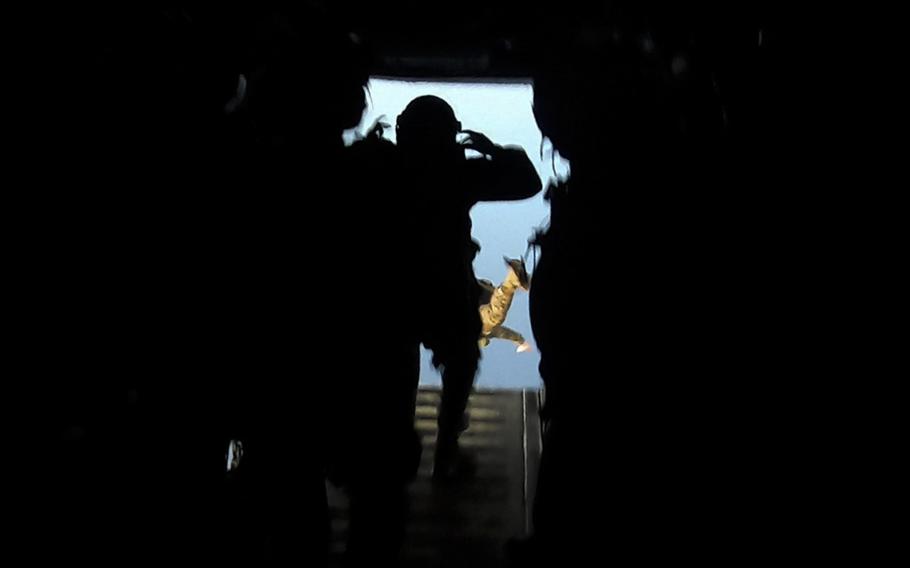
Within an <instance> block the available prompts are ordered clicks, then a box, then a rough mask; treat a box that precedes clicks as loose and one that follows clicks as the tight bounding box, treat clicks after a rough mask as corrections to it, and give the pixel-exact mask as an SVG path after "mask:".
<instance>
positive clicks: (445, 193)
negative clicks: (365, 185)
mask: <svg viewBox="0 0 910 568" xmlns="http://www.w3.org/2000/svg"><path fill="white" fill-rule="evenodd" d="M459 133H462V134H466V135H467V138H466V139H465V140H463V141H461V142H459V141H458V140H457V136H458V135H459ZM397 135H398V146H399V148H400V150H401V156H402V165H403V168H404V175H405V183H406V184H407V186H408V188H407V190H408V191H409V192H410V194H411V195H412V197H413V200H414V203H413V207H414V210H413V211H414V215H413V216H412V223H414V225H413V229H414V230H415V239H416V241H417V243H418V246H419V259H420V260H419V262H420V266H421V272H420V273H421V274H423V275H425V276H424V277H425V278H426V279H427V280H426V284H425V285H424V286H421V287H420V288H419V291H418V295H419V304H418V305H419V306H421V309H420V311H419V314H418V317H420V318H421V323H420V330H421V334H420V335H421V336H420V340H421V342H422V343H423V344H424V345H425V346H426V347H428V348H429V349H431V350H432V351H433V364H434V365H435V366H436V367H437V368H439V369H441V371H442V383H443V390H442V402H441V404H440V409H439V433H438V437H437V448H436V461H435V468H434V475H435V476H437V477H445V476H448V475H451V474H453V473H455V469H456V468H457V465H458V463H457V460H456V456H457V455H458V436H459V434H460V433H461V432H462V431H463V430H464V429H465V428H466V427H467V425H466V420H465V408H466V406H467V401H468V396H469V395H470V393H471V388H472V386H473V383H474V376H475V374H476V372H477V363H478V360H479V358H480V348H479V345H478V338H479V337H480V334H481V322H480V316H479V313H478V310H477V306H478V305H479V288H478V286H477V281H476V278H475V276H474V270H473V268H472V264H471V263H472V262H473V260H474V256H475V255H476V254H477V251H478V250H479V245H478V244H477V243H475V242H474V241H473V240H472V239H471V217H470V211H471V208H472V207H473V206H474V205H475V204H476V203H478V202H480V201H511V200H520V199H527V198H529V197H532V196H534V195H535V194H536V193H537V192H538V191H540V189H541V183H540V178H539V177H538V175H537V172H536V171H535V170H534V166H533V165H532V164H531V161H530V160H529V159H528V157H527V155H526V154H525V152H524V150H522V149H521V148H517V147H502V146H498V145H496V144H494V143H493V142H491V141H490V140H489V139H488V138H487V137H486V136H484V135H483V134H480V133H479V132H474V131H470V130H462V128H461V123H460V122H459V121H458V120H457V119H456V118H455V113H454V111H453V110H452V107H450V106H449V104H448V103H446V102H445V101H444V100H442V99H440V98H438V97H434V96H423V97H418V98H416V99H414V100H413V101H411V102H410V103H409V104H408V106H407V108H405V110H404V111H403V112H402V113H401V115H400V116H399V117H398V124H397ZM466 150H474V151H477V152H479V153H480V154H482V155H483V158H481V159H470V160H469V159H466V157H465V151H466Z"/></svg>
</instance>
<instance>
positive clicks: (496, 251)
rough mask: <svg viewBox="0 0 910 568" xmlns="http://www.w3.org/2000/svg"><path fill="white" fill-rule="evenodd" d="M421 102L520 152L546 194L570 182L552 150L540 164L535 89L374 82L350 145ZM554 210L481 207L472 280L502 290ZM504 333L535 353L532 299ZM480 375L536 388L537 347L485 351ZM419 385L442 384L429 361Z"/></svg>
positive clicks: (530, 203) (519, 299) (534, 204)
mask: <svg viewBox="0 0 910 568" xmlns="http://www.w3.org/2000/svg"><path fill="white" fill-rule="evenodd" d="M421 95H436V96H438V97H441V98H443V99H445V100H446V101H448V103H449V104H450V105H452V108H453V109H455V115H456V116H457V117H458V119H459V120H460V121H461V123H462V126H463V128H465V129H467V130H476V131H479V132H483V133H484V134H486V135H487V136H488V137H489V138H490V139H491V140H492V141H493V142H495V143H497V144H500V145H512V144H514V145H517V146H521V147H522V148H524V149H525V151H526V152H527V153H528V157H529V158H530V159H531V161H532V162H533V163H534V164H535V165H536V167H537V171H538V173H539V174H540V176H541V179H542V180H543V184H544V187H546V185H547V183H548V181H549V180H551V179H554V177H555V176H554V164H555V170H556V172H557V173H558V174H559V175H560V176H565V174H566V172H567V167H568V166H567V164H566V163H565V162H564V161H563V160H561V159H559V157H558V156H556V157H555V159H554V156H553V152H552V150H551V147H550V145H549V143H547V144H545V146H544V148H543V157H541V134H540V130H538V128H537V125H536V123H535V122H534V115H533V113H532V109H531V105H532V96H533V91H532V87H531V85H530V83H527V84H515V83H507V84H501V83H495V84H493V83H490V84H471V83H443V82H406V81H391V80H385V79H373V80H371V81H370V85H369V97H368V102H369V108H368V109H367V111H366V112H365V113H364V119H363V121H362V122H361V126H360V127H358V128H357V129H355V130H353V131H349V132H348V133H346V138H347V139H348V140H350V139H352V137H353V136H355V135H356V134H357V133H362V132H363V131H365V130H366V129H367V128H368V127H369V126H371V125H372V124H373V122H374V121H375V120H376V119H377V118H379V117H380V116H382V115H385V116H386V122H388V123H390V124H392V125H393V126H394V124H395V118H396V117H397V116H398V115H399V114H400V113H401V111H402V110H404V107H405V106H406V105H407V104H408V103H409V102H410V101H411V100H413V99H414V98H416V97H419V96H421ZM385 135H386V137H387V138H388V139H390V140H392V141H393V142H394V141H395V131H394V128H392V129H389V130H387V131H386V134H385ZM548 215H549V207H548V205H547V203H546V202H545V201H544V200H543V192H541V193H540V194H539V195H538V196H536V197H534V198H532V199H528V200H525V201H520V202H511V203H481V204H478V205H477V206H476V207H474V209H473V210H472V212H471V217H472V219H473V221H474V232H473V234H474V238H475V239H476V240H477V241H479V242H480V245H481V247H482V248H481V251H480V254H479V255H478V256H477V258H476V259H475V261H474V272H475V273H476V274H477V277H478V278H486V279H488V280H491V281H493V282H494V283H496V284H498V283H499V282H501V281H502V278H503V277H504V276H505V274H506V267H505V264H504V263H503V260H502V257H503V256H508V257H512V258H514V257H519V256H522V255H524V254H525V253H526V251H527V248H528V239H529V238H530V237H531V235H532V234H533V232H534V229H535V228H537V227H541V226H545V225H546V223H547V221H548ZM528 263H529V265H528V268H529V270H532V269H533V266H532V264H533V254H531V255H529V258H528ZM506 325H507V326H509V327H511V328H513V329H515V330H517V331H519V332H521V333H522V334H523V335H524V336H525V337H526V338H527V339H528V340H529V341H530V342H531V344H532V345H534V339H533V335H532V334H531V323H530V320H529V317H528V294H527V293H526V292H519V293H518V294H516V296H515V301H514V303H513V304H512V309H511V311H510V312H509V317H508V319H507V320H506ZM482 353H483V357H482V359H481V363H480V373H479V374H478V377H477V383H476V384H477V386H478V387H479V388H485V387H486V388H494V387H495V388H536V387H538V386H539V384H540V376H539V375H538V372H537V365H538V363H539V362H540V356H539V354H538V352H537V349H536V346H535V348H534V349H533V350H532V351H531V352H525V353H516V352H515V347H514V345H512V344H511V343H509V342H506V341H501V340H494V341H493V342H492V343H491V344H490V346H489V347H486V348H485V349H483V351H482ZM420 382H421V384H424V385H438V384H439V376H438V373H437V372H436V370H435V369H433V367H432V365H430V363H429V356H428V354H427V353H426V352H424V353H423V361H422V363H421V369H420Z"/></svg>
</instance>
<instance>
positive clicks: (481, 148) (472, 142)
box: [460, 130, 499, 156]
mask: <svg viewBox="0 0 910 568" xmlns="http://www.w3.org/2000/svg"><path fill="white" fill-rule="evenodd" d="M461 134H467V135H468V136H467V137H466V138H465V139H463V140H462V141H461V142H460V144H461V145H462V146H463V147H464V148H465V149H467V150H474V151H475V152H480V153H481V154H484V155H485V156H489V155H491V154H493V153H495V152H496V150H497V149H498V148H499V146H497V145H496V144H494V143H493V142H492V141H491V140H490V139H489V138H487V137H486V135H485V134H481V133H480V132H475V131H473V130H462V131H461Z"/></svg>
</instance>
